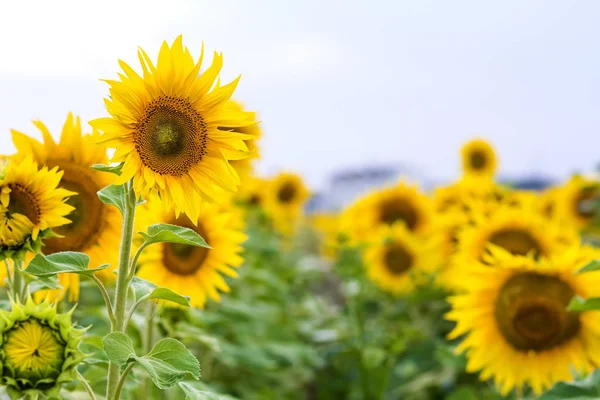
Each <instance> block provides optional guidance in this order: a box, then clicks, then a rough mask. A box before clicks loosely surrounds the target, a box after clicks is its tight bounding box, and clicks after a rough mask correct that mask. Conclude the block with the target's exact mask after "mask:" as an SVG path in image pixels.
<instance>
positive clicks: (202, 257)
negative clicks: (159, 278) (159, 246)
mask: <svg viewBox="0 0 600 400" xmlns="http://www.w3.org/2000/svg"><path fill="white" fill-rule="evenodd" d="M169 223H170V224H173V225H179V226H183V227H186V228H190V229H193V230H195V231H196V232H197V233H198V234H199V235H200V236H202V237H203V238H204V240H205V241H206V242H207V243H208V240H209V239H208V237H207V236H206V232H205V230H204V228H203V227H202V224H200V223H198V226H194V225H193V224H192V223H191V221H190V220H189V219H188V218H187V217H185V216H183V215H181V216H179V218H177V219H175V220H174V221H171V222H169ZM163 246H164V247H163V249H164V250H163V264H164V265H165V267H166V268H167V269H168V270H169V271H171V272H173V273H174V274H176V275H181V276H187V275H193V274H195V273H196V272H197V271H198V270H199V269H200V268H202V265H203V264H204V262H205V261H206V258H207V257H208V253H209V252H210V249H207V248H206V247H198V246H190V245H187V244H179V243H165V244H163Z"/></svg>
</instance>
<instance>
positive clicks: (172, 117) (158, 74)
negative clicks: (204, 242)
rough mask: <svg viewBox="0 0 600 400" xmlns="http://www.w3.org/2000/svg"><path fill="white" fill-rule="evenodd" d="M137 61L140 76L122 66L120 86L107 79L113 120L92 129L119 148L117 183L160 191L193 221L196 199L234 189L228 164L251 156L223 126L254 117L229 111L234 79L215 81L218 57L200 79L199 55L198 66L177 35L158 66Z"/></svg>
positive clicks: (145, 59)
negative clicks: (224, 81) (119, 174)
mask: <svg viewBox="0 0 600 400" xmlns="http://www.w3.org/2000/svg"><path fill="white" fill-rule="evenodd" d="M138 56H139V59H140V63H141V65H142V70H143V74H142V76H140V75H138V73H137V72H135V71H134V70H133V69H132V68H131V67H130V66H129V65H127V64H125V63H124V62H122V61H120V62H119V64H120V66H121V68H123V71H124V74H119V77H120V79H121V80H120V81H112V80H111V81H107V82H108V84H109V85H110V99H106V100H105V103H106V107H107V109H108V112H109V113H110V114H111V116H112V117H110V118H100V119H96V120H94V121H91V122H90V124H91V125H92V126H93V127H95V128H97V129H99V130H101V131H103V132H104V135H102V138H101V142H102V143H103V144H105V145H106V146H107V147H112V148H116V151H115V154H114V156H113V158H112V161H115V162H121V163H123V169H122V175H121V176H120V177H119V178H118V179H117V180H116V183H117V184H122V183H125V182H127V181H129V180H130V179H133V187H134V190H135V192H136V194H137V195H142V196H143V197H147V196H148V195H149V194H150V193H158V194H159V195H160V197H161V199H162V200H163V201H164V202H165V204H166V206H167V207H168V208H170V209H174V210H175V212H176V213H181V212H184V213H185V214H187V215H189V216H190V220H192V221H196V220H197V219H198V216H199V211H200V204H201V203H202V202H201V201H200V200H201V199H205V200H209V201H212V200H214V199H218V198H220V194H221V193H222V191H223V190H225V191H229V192H235V191H236V190H237V187H238V186H239V185H240V179H239V177H238V174H237V173H236V172H235V169H233V167H232V166H231V165H230V164H229V160H231V159H240V158H244V157H246V156H248V152H247V150H248V147H247V146H246V144H245V142H244V140H247V139H250V138H251V137H250V136H249V135H247V134H244V133H240V132H234V131H232V130H230V129H229V130H223V129H220V127H225V126H226V127H229V128H240V127H244V126H249V125H252V124H253V123H254V121H253V118H254V114H253V113H247V112H242V111H236V110H234V109H232V108H231V107H228V106H227V104H228V101H229V98H230V97H231V95H232V94H233V92H234V90H235V88H236V86H237V84H238V80H239V78H238V79H235V80H234V81H233V82H231V83H229V84H227V85H225V86H220V85H219V84H218V82H217V83H216V82H215V80H216V79H217V77H218V75H219V72H220V71H221V66H222V56H221V55H220V54H218V53H215V55H214V58H213V63H212V65H211V66H210V67H208V68H207V69H206V70H204V72H202V73H200V69H201V66H202V58H203V53H201V54H200V59H199V61H198V62H195V61H194V58H193V57H192V55H191V54H190V52H189V50H188V49H187V48H186V47H184V46H183V44H182V38H181V36H179V37H178V38H177V39H176V40H175V41H174V43H173V45H172V46H171V47H169V45H168V44H167V43H166V42H164V43H163V44H162V46H161V48H160V52H159V55H158V63H157V64H156V66H155V65H154V64H153V62H152V61H151V59H150V57H148V55H147V54H146V52H145V51H144V50H141V49H140V50H139V53H138ZM211 88H212V90H211Z"/></svg>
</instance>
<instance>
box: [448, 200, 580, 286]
mask: <svg viewBox="0 0 600 400" xmlns="http://www.w3.org/2000/svg"><path fill="white" fill-rule="evenodd" d="M578 242H579V237H578V235H577V232H576V231H575V230H573V229H569V228H567V227H564V226H561V225H558V224H556V223H551V222H548V221H547V220H546V219H544V218H543V217H542V216H540V215H538V214H537V213H532V212H530V211H527V210H523V209H518V208H509V207H504V208H499V209H498V210H497V211H496V212H495V213H494V215H493V216H491V217H489V218H485V217H480V218H476V219H475V224H473V225H466V226H465V227H464V228H463V229H462V230H461V232H460V234H459V235H458V249H457V251H456V253H455V255H454V256H453V258H452V262H451V266H450V268H448V269H447V270H446V271H445V273H446V274H447V276H446V279H445V281H447V282H453V283H454V284H455V285H456V287H457V288H462V287H464V285H465V280H464V279H463V278H464V276H465V275H467V274H468V273H470V272H471V271H473V270H474V269H475V270H476V269H479V268H481V267H486V268H487V267H488V265H487V264H486V262H485V255H486V253H487V251H488V248H489V245H490V244H492V245H495V246H499V247H501V248H503V249H504V250H506V251H508V252H509V253H511V254H513V255H521V256H529V257H531V258H533V259H539V258H540V257H550V256H553V255H556V254H558V253H560V252H562V251H564V249H565V248H566V247H567V246H570V245H573V244H577V243H578Z"/></svg>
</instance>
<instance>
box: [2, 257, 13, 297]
mask: <svg viewBox="0 0 600 400" xmlns="http://www.w3.org/2000/svg"><path fill="white" fill-rule="evenodd" d="M4 266H5V267H6V279H7V280H8V282H7V284H8V288H9V289H10V290H11V291H12V286H13V278H12V274H13V273H12V271H11V268H10V264H9V263H8V258H5V259H4Z"/></svg>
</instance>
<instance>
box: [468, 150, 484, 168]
mask: <svg viewBox="0 0 600 400" xmlns="http://www.w3.org/2000/svg"><path fill="white" fill-rule="evenodd" d="M469 163H470V164H471V168H473V169H484V168H485V166H486V165H487V156H486V154H485V153H484V152H483V151H481V150H474V151H472V152H471V154H470V156H469Z"/></svg>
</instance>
